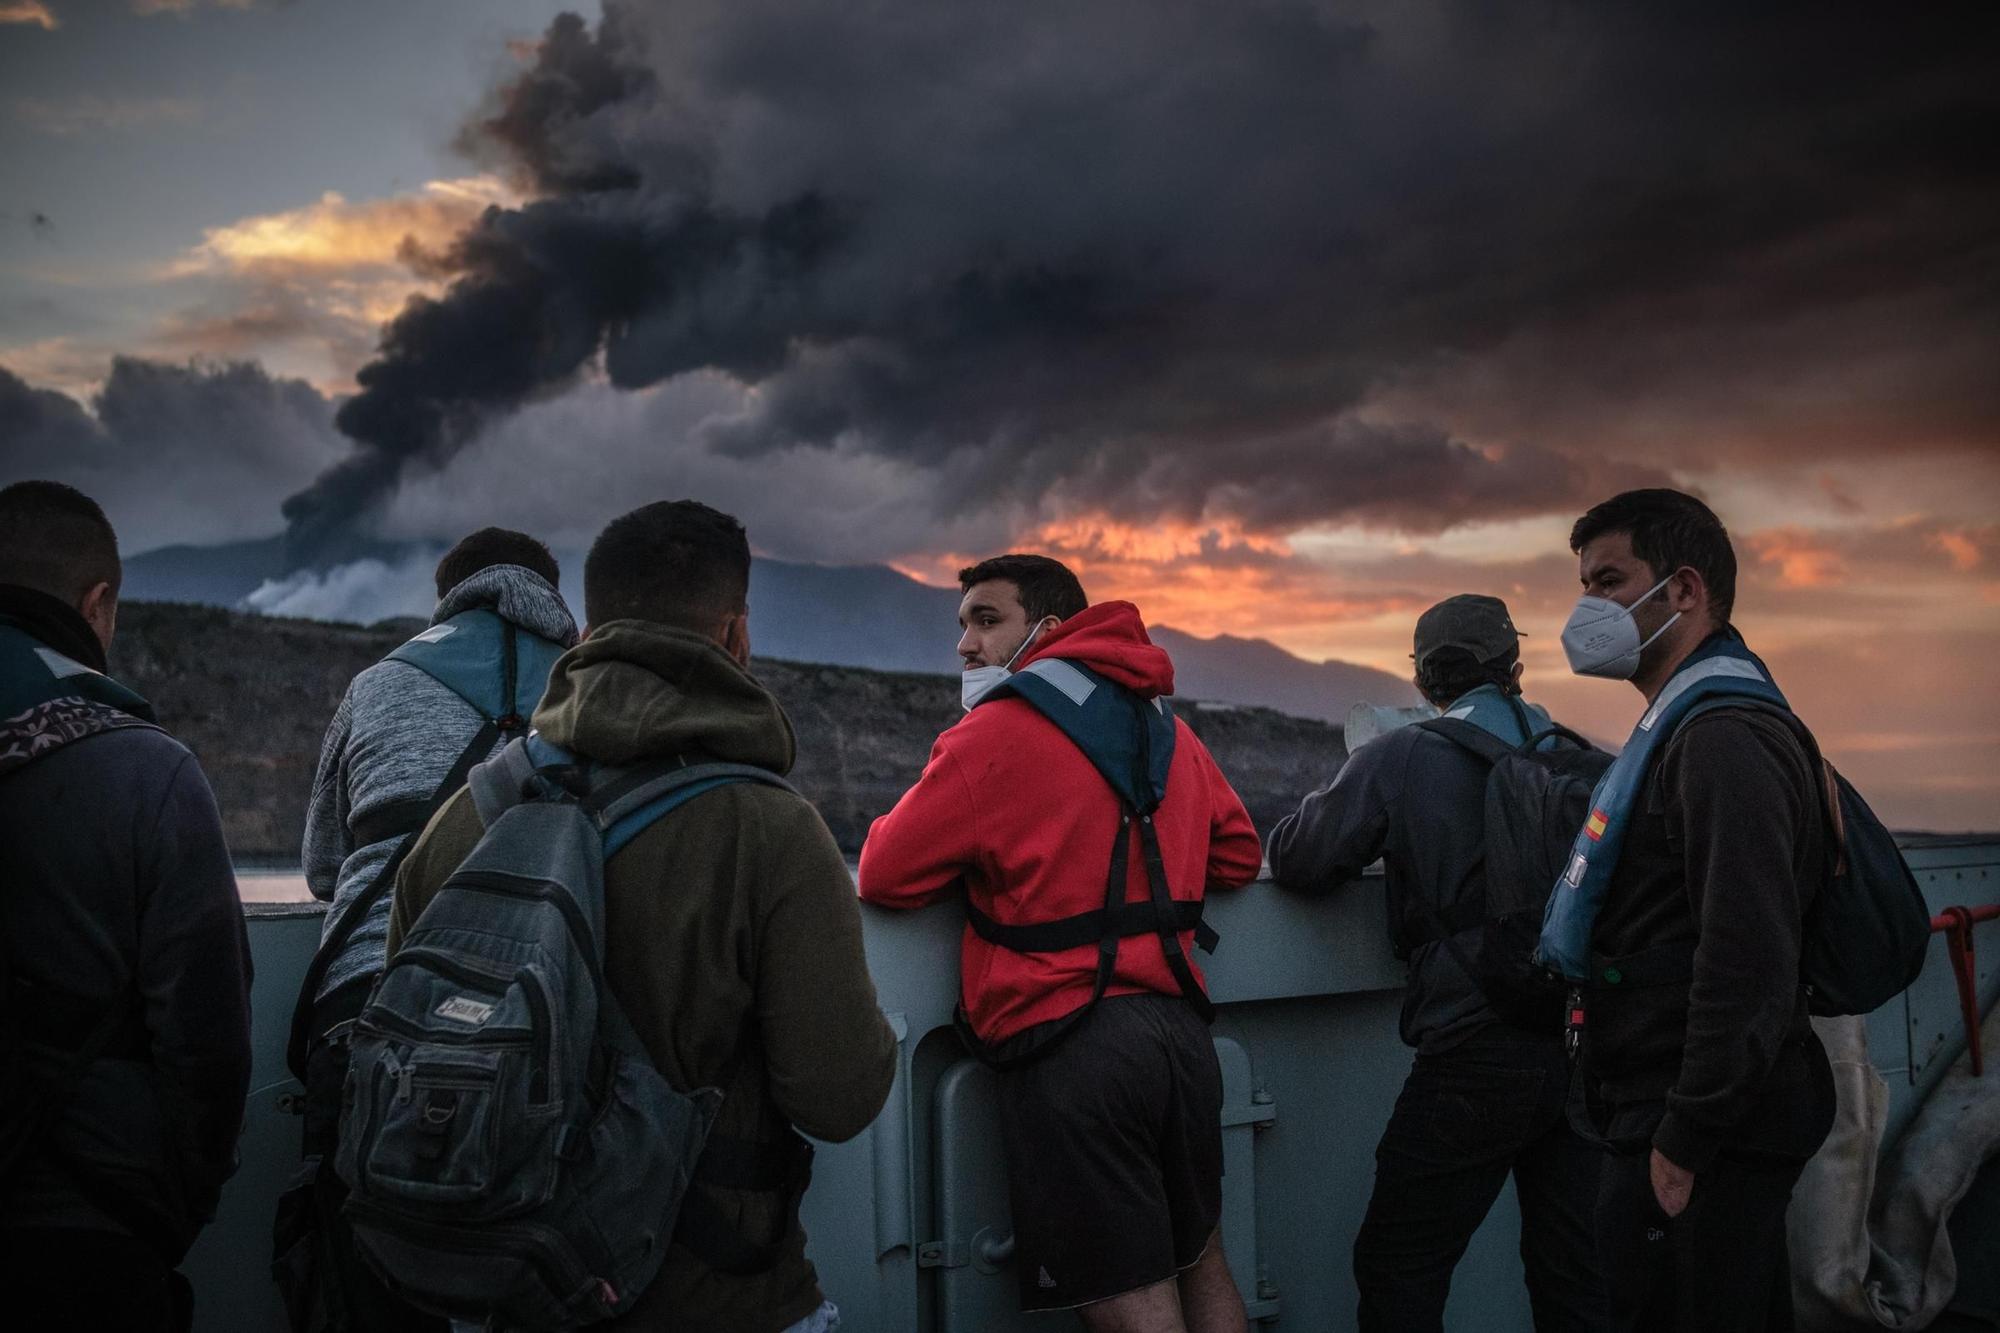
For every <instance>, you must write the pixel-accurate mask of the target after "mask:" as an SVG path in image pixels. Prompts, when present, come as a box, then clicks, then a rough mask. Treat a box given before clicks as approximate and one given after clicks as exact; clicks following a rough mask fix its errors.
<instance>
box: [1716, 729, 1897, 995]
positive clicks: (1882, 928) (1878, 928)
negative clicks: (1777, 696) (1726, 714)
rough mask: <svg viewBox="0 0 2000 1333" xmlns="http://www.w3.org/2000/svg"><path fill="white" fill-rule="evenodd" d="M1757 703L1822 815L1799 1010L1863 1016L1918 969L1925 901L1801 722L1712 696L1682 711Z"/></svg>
mask: <svg viewBox="0 0 2000 1333" xmlns="http://www.w3.org/2000/svg"><path fill="white" fill-rule="evenodd" d="M1724 707H1729V708H1756V709H1759V710H1760V711H1763V712H1768V713H1775V714H1777V715H1778V716H1779V717H1782V718H1784V719H1785V720H1786V721H1787V722H1788V723H1789V724H1790V725H1791V729H1792V734H1793V735H1795V736H1797V737H1798V738H1799V744H1800V745H1802V746H1803V747H1804V748H1805V752H1806V759H1807V761H1808V762H1809V763H1810V764H1811V765H1812V767H1813V768H1814V770H1815V771H1817V772H1818V773H1819V775H1820V781H1819V796H1820V802H1821V813H1822V814H1823V815H1824V816H1825V819H1826V832H1827V849H1826V850H1827V859H1826V877H1825V878H1824V879H1823V880H1822V881H1821V882H1820V887H1819V892H1818V893H1817V894H1816V895H1814V897H1813V901H1812V906H1810V907H1809V908H1807V909H1806V914H1805V921H1804V923H1803V924H1804V936H1803V939H1802V941H1801V947H1800V951H1799V985H1800V986H1801V987H1802V988H1803V989H1804V990H1805V993H1806V1010H1807V1012H1809V1013H1813V1014H1818V1015H1820V1016H1822V1017H1834V1016H1838V1015H1844V1014H1867V1013H1872V1012H1874V1011H1875V1010H1876V1009H1879V1008H1880V1007H1881V1006H1882V1005H1884V1004H1887V1003H1888V1002H1889V1001H1890V1000H1892V999H1894V998H1895V997H1896V996H1898V995H1900V994H1902V993H1903V992H1904V991H1905V990H1907V989H1908V988H1909V986H1910V983H1911V982H1913V981H1915V980H1916V979H1917V974H1918V973H1919V972H1921V971H1923V967H1924V958H1925V956H1926V955H1927V954H1928V952H1929V950H1930V938H1931V909H1930V905H1929V904H1928V903H1926V902H1925V901H1924V892H1923V890H1922V889H1920V888H1918V887H1917V880H1916V876H1914V875H1912V874H1911V873H1910V867H1909V863H1908V862H1906V861H1905V860H1904V859H1903V852H1902V849H1901V848H1899V847H1898V846H1897V845H1896V835H1895V834H1893V833H1891V832H1890V831H1889V829H1888V827H1887V826H1886V825H1884V824H1883V823H1882V820H1881V819H1880V817H1878V816H1877V815H1876V813H1875V812H1874V811H1873V810H1871V809H1869V807H1868V802H1867V801H1865V800H1863V799H1862V797H1861V793H1860V792H1858V791H1856V790H1855V789H1854V784H1853V783H1851V782H1849V781H1848V780H1847V779H1846V778H1845V777H1844V776H1842V775H1841V773H1840V771H1839V770H1838V769H1836V768H1835V767H1834V766H1833V765H1832V764H1831V763H1829V762H1827V759H1826V757H1825V756H1824V755H1823V754H1821V753H1820V749H1819V742H1818V740H1816V739H1815V738H1814V736H1813V734H1812V732H1811V731H1809V730H1807V728H1806V726H1805V724H1804V723H1803V722H1800V721H1799V719H1798V718H1797V717H1796V716H1795V715H1794V714H1792V713H1790V712H1787V711H1785V710H1783V709H1779V708H1773V707H1771V706H1770V705H1768V704H1763V703H1759V702H1756V701H1754V700H1752V701H1746V700H1743V699H1732V698H1718V699H1715V700H1712V701H1710V702H1707V703H1704V704H1700V705H1698V706H1696V707H1695V708H1694V709H1692V710H1690V711H1689V713H1688V715H1687V717H1686V718H1684V719H1683V720H1682V722H1681V725H1682V726H1686V725H1687V723H1688V722H1691V721H1693V720H1694V719H1695V718H1696V717H1697V716H1699V715H1700V714H1702V713H1704V712H1706V711H1708V710H1709V709H1710V708H1724Z"/></svg>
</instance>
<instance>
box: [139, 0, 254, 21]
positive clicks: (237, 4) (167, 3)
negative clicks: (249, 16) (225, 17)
mask: <svg viewBox="0 0 2000 1333" xmlns="http://www.w3.org/2000/svg"><path fill="white" fill-rule="evenodd" d="M131 2H132V12H133V13H134V14H137V15H139V16H140V17H141V18H150V17H152V16H153V15H156V14H173V15H175V16H177V17H181V18H185V17H186V16H188V15H189V14H192V13H193V12H194V11H195V10H197V9H200V8H202V7H203V6H204V5H206V6H209V7H212V8H215V9H254V8H256V7H257V0H131Z"/></svg>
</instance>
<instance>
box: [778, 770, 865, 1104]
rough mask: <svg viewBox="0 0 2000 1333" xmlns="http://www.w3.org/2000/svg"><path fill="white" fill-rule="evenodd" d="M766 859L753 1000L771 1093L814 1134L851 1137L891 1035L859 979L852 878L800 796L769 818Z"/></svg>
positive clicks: (857, 908)
mask: <svg viewBox="0 0 2000 1333" xmlns="http://www.w3.org/2000/svg"><path fill="white" fill-rule="evenodd" d="M765 865H766V867H767V872H768V873H767V876H766V879H765V883H766V884H767V885H769V891H768V893H767V895H766V896H765V897H764V898H763V900H762V902H761V904H760V907H761V909H762V911H761V919H760V921H759V922H758V929H757V953H758V966H757V1000H756V1004H757V1023H758V1027H759V1029H760V1032H761V1035H762V1037H763V1046H764V1055H765V1060H766V1064H767V1074H768V1077H769V1080H770V1081H769V1087H770V1090H771V1098H772V1100H773V1102H775V1103H776V1105H777V1107H778V1109H779V1110H780V1111H781V1112H783V1114H784V1115H785V1117H786V1118H787V1119H789V1120H790V1121H791V1122H792V1123H793V1124H795V1125H797V1126H798V1127H799V1129H800V1130H802V1131H803V1132H805V1133H807V1134H810V1135H812V1136H813V1137H814V1138H817V1139H827V1140H831V1141H834V1142H839V1141H841V1140H843V1139H851V1138H853V1137H854V1136H855V1135H856V1134H859V1133H860V1132H861V1131H862V1130H864V1129H866V1128H868V1125H869V1122H870V1121H872V1120H874V1119H875V1116H876V1113H877V1112H879V1111H880V1110H881V1109H882V1103H883V1102H884V1101H886V1100H888V1096H889V1085H890V1083H891V1081H892V1080H893V1079H894V1078H895V1074H896V1035H895V1033H894V1032H893V1031H892V1030H891V1029H890V1027H889V1021H888V1019H886V1018H884V1017H883V1016H882V1010H881V1008H880V1007H879V1006H878V1005H877V1003H876V1000H875V982H874V980H873V979H872V978H871V977H870V976H869V975H868V960H867V958H866V956H865V955H864V953H863V951H862V946H861V904H860V901H859V900H858V899H857V898H856V897H855V894H854V880H853V878H852V877H851V876H850V875H849V874H848V872H847V863H846V862H845V861H844V860H843V859H842V858H841V855H840V848H839V847H838V846H837V845H836V844H835V843H834V840H833V834H832V833H830V832H829V831H828V830H827V827H826V824H825V822H824V821H822V820H821V819H820V817H819V815H818V814H817V812H815V811H814V810H813V808H812V807H811V806H809V805H807V804H805V803H804V802H803V801H800V802H796V803H795V805H794V807H793V808H792V809H791V810H789V811H788V812H787V815H786V816H785V817H782V818H781V819H779V820H774V821H772V827H771V828H770V830H769V833H768V835H767V837H766V839H765Z"/></svg>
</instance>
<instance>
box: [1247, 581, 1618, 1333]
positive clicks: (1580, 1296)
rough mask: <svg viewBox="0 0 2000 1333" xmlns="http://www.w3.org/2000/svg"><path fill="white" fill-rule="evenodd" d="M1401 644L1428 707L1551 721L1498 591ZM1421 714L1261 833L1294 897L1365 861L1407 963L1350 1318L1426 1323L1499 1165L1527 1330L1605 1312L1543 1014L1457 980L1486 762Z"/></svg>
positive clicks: (1564, 1081)
mask: <svg viewBox="0 0 2000 1333" xmlns="http://www.w3.org/2000/svg"><path fill="white" fill-rule="evenodd" d="M1411 656H1412V657H1413V658H1414V659H1415V662H1416V685H1417V689H1418V690H1419V691H1420V692H1421V693H1422V694H1423V696H1424V698H1425V699H1427V700H1428V701H1429V702H1430V703H1432V704H1434V705H1435V706H1436V707H1437V708H1438V709H1440V710H1441V711H1442V712H1443V714H1444V716H1445V717H1447V718H1451V719H1454V720H1458V721H1462V722H1465V723H1469V724H1471V726H1473V727H1476V728H1479V729H1480V730H1481V731H1483V732H1485V733H1488V734H1489V735H1491V736H1493V737H1496V738H1497V739H1498V740H1499V741H1501V742H1503V743H1504V744H1505V745H1507V746H1520V745H1523V744H1525V743H1526V742H1527V741H1528V740H1529V739H1530V738H1531V737H1534V736H1537V735H1540V734H1541V733H1543V732H1545V731H1547V730H1548V729H1549V727H1550V725H1551V723H1550V719H1549V715H1548V713H1547V712H1546V711H1544V710H1543V709H1541V708H1538V707H1536V706H1534V705H1532V704H1528V703H1526V702H1524V701H1523V700H1522V699H1521V697H1520V695H1521V683H1520V682H1521V660H1520V657H1521V654H1520V638H1519V634H1518V632H1517V631H1516V630H1515V628H1514V622H1513V620H1512V618H1511V617H1510V616H1509V615H1508V613H1507V605H1506V603H1505V602H1502V601H1501V600H1500V599H1499V598H1497V597H1486V596H1482V595H1479V594H1476V593H1462V594H1460V595H1458V596H1456V597H1450V598H1447V599H1445V600H1444V601H1442V602H1439V603H1438V604H1437V605H1436V606H1433V607H1432V608H1431V609H1430V610H1428V611H1426V612H1424V614H1423V615H1422V616H1421V617H1419V618H1418V620H1417V628H1416V643H1415V651H1414V652H1413V653H1412V654H1411ZM1432 725H1434V724H1426V725H1425V726H1411V727H1403V728H1400V729H1398V730H1395V731H1391V732H1389V733H1387V734H1386V735H1383V736H1381V737H1378V738H1377V739H1375V740H1373V741H1370V742H1369V743H1368V744H1366V745H1363V746H1361V747H1360V748H1358V749H1356V750H1355V751H1354V752H1353V753H1352V754H1351V755H1349V756H1348V758H1347V762H1346V763H1345V764H1344V765H1343V766H1342V768H1341V770H1340V772H1339V774H1338V776H1336V777H1335V778H1334V780H1333V782H1332V783H1331V784H1330V785H1329V786H1327V787H1325V788H1323V789H1321V790H1319V791H1316V792H1314V793H1313V794H1312V795H1310V796H1308V797H1306V798H1305V800H1304V802H1303V803H1302V804H1301V805H1300V806H1299V809H1298V812H1297V813H1295V814H1292V815H1289V816H1287V817H1286V818H1285V819H1284V820H1282V821H1280V822H1279V824H1278V826H1277V827H1276V828H1274V829H1273V830H1272V831H1271V837H1270V840H1269V843H1268V844H1267V847H1266V852H1267V854H1268V856H1269V858H1270V863H1271V876H1272V878H1273V879H1275V880H1276V881H1277V882H1278V883H1279V884H1280V885H1282V886H1284V887H1285V888H1288V889H1297V890H1300V891H1304V892H1310V893H1323V892H1327V891H1330V890H1333V889H1336V888H1338V887H1339V886H1340V885H1343V884H1346V883H1348V882H1350V881H1352V880H1354V879H1355V878H1356V877H1357V876H1358V875H1360V873H1361V872H1362V870H1363V869H1364V868H1365V867H1366V866H1368V865H1369V864H1370V863H1372V862H1373V861H1374V860H1375V859H1376V858H1377V857H1380V858H1382V862H1383V871H1384V881H1385V884H1386V886H1387V891H1388V919H1389V932H1390V937H1391V943H1392V944H1393V946H1394V948H1395V951H1396V954H1397V956H1398V957H1399V958H1402V959H1404V960H1405V961H1406V962H1407V963H1408V964H1409V969H1410V981H1409V988H1408V990H1406V991H1405V992H1404V999H1403V1014H1402V1037H1403V1040H1404V1042H1405V1043H1407V1044H1408V1045H1410V1046H1412V1047H1414V1048H1415V1049H1416V1060H1415V1062H1414V1064H1413V1065H1412V1066H1411V1069H1410V1075H1409V1078H1408V1079H1407V1080H1406V1081H1405V1082H1404V1084H1403V1091H1402V1095H1401V1096H1400V1097H1399V1098H1397V1100H1396V1108H1395V1111H1394V1112H1393V1113H1392V1114H1391V1115H1390V1118H1389V1124H1388V1127H1387V1128H1386V1129H1385V1130H1384V1131H1383V1134H1382V1140H1381V1142H1380V1143H1379V1144H1378V1145H1377V1146H1376V1149H1375V1192H1374V1195H1373V1197H1371V1198H1370V1199H1369V1201H1368V1212H1367V1215H1366V1217H1365V1218H1364V1220H1363V1221H1362V1224H1361V1230H1360V1233H1359V1234H1358V1235H1357V1236H1356V1237H1355V1242H1354V1277H1355V1283H1356V1285H1357V1286H1358V1288H1359V1289H1360V1295H1361V1301H1360V1327H1361V1328H1362V1329H1363V1330H1364V1331H1365V1330H1371V1329H1396V1330H1423V1329H1438V1328H1441V1327H1442V1325H1443V1319H1444V1305H1445V1297H1446V1296H1447V1294H1448V1293H1449V1291H1450V1287H1451V1274H1452V1269H1453V1268H1454V1267H1455V1266H1456V1265H1457V1263H1458V1260H1459V1257H1460V1256H1461V1255H1463V1254H1464V1253H1465V1248H1466V1245H1467V1243H1468V1242H1470V1240H1471V1239H1472V1234H1473V1232H1475V1231H1476V1230H1478V1228H1479V1224H1480V1222H1481V1221H1482V1220H1484V1218H1485V1216H1486V1212H1487V1210H1488V1209H1489V1208H1490V1207H1492V1204H1493V1200H1494V1199H1495V1198H1496V1197H1497V1196H1498V1195H1499V1193H1500V1188H1501V1186H1502V1185H1504V1184H1505V1183H1506V1181H1507V1177H1508V1175H1509V1174H1512V1176H1513V1177H1514V1183H1515V1188H1516V1192H1517V1193H1518V1195H1519V1198H1520V1203H1521V1254H1522V1259H1523V1261H1524V1263H1525V1265H1526V1269H1527V1273H1526V1276H1527V1285H1528V1294H1529V1299H1530V1303H1531V1304H1532V1306H1533V1310H1534V1317H1535V1327H1536V1328H1537V1329H1538V1330H1542V1333H1548V1330H1551V1329H1578V1330H1582V1329H1593V1328H1596V1327H1599V1326H1600V1325H1601V1324H1602V1323H1603V1319H1604V1314H1605V1310H1604V1305H1603V1295H1602V1284H1601V1281H1600V1278H1599V1274H1598V1265H1597V1258H1596V1247H1595V1242H1594V1240H1593V1235H1592V1232H1591V1229H1590V1225H1589V1218H1590V1212H1591V1209H1592V1207H1593V1206H1594V1202H1595V1196H1596V1189H1597V1183H1596V1182H1597V1164H1598V1161H1599V1159H1600V1157H1599V1153H1598V1151H1597V1150H1596V1149H1595V1148H1594V1147H1592V1146H1590V1145H1589V1144H1587V1143H1585V1142H1584V1141H1583V1140H1582V1139H1581V1138H1579V1137H1578V1136H1577V1135H1576V1133H1575V1132H1574V1131H1573V1130H1572V1129H1571V1128H1570V1127H1569V1123H1568V1120H1567V1118H1566V1116H1565V1115H1564V1104H1565V1096H1566V1093H1567V1090H1568V1087H1569V1065H1568V1061H1567V1059H1566V1057H1565V1055H1564V1051H1563V1044H1562V1028H1561V1017H1560V1010H1559V1009H1558V1010H1556V1011H1554V1012H1553V1013H1551V1014H1548V1015H1546V1016H1543V1015H1541V1013H1540V1011H1537V1012H1536V1015H1535V1016H1533V1017H1531V1018H1524V1017H1523V1015H1521V1014H1520V1013H1518V1012H1516V1011H1514V1010H1512V1009H1509V1011H1508V1013H1507V1014H1506V1015H1504V1016H1503V1014H1502V1012H1501V1011H1500V1010H1499V1009H1496V1007H1495V1005H1494V1003H1493V1002H1492V1001H1491V1000H1490V999H1489V997H1488V995H1487V994H1486V992H1484V991H1482V990H1481V988H1480V985H1479V983H1478V982H1476V981H1475V980H1474V979H1473V976H1472V969H1471V964H1470V963H1469V961H1468V960H1469V959H1470V958H1471V957H1472V956H1473V953H1474V952H1475V950H1476V946H1477V943H1478V941H1479V937H1480V932H1481V931H1482V930H1483V928H1484V925H1485V916H1486V912H1485V907H1486V855H1485V850H1486V844H1485V820H1484V809H1485V798H1486V787H1487V775H1488V772H1489V769H1490V764H1489V763H1488V762H1486V761H1484V760H1482V759H1481V758H1480V757H1479V756H1478V755H1476V754H1474V753H1473V752H1472V751H1470V750H1468V749H1467V748H1465V747H1464V746H1463V745H1461V744H1459V743H1456V742H1454V741H1453V740H1451V739H1449V738H1448V737H1447V735H1446V734H1443V733H1441V732H1440V731H1437V730H1432V729H1431V726H1432ZM1551 743H1553V742H1551ZM1524 1023H1525V1025H1524Z"/></svg>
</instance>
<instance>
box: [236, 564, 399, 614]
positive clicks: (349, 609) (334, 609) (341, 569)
mask: <svg viewBox="0 0 2000 1333" xmlns="http://www.w3.org/2000/svg"><path fill="white" fill-rule="evenodd" d="M437 559H438V552H437V551H435V550H420V551H416V552H413V553H412V554H410V555H409V556H407V557H405V558H403V559H401V560H398V561H395V562H388V561H383V560H376V559H365V560H356V561H353V562H351V563H348V564H345V565H336V566H335V567H334V568H332V569H329V570H326V571H325V572H323V573H321V572H315V571H313V570H303V569H302V570H298V571H296V572H294V573H292V574H288V575H286V576H285V577H284V578H282V579H266V580H265V581H264V582H263V583H262V584H260V585H259V586H258V587H257V589H256V590H255V591H254V592H252V593H251V594H250V595H249V596H248V597H247V598H245V599H244V602H245V604H246V605H247V606H248V607H249V608H250V609H251V610H252V611H260V612H262V613H263V614H265V615H267V616H300V617H303V618H305V619H308V620H338V621H344V622H347V623H350V624H372V623H373V622H375V621H377V620H383V619H387V618H388V617H390V616H423V617H425V618H428V617H429V616H430V613H431V609H432V607H433V606H434V605H435V604H436V602H437V586H436V581H435V574H436V570H437Z"/></svg>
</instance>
